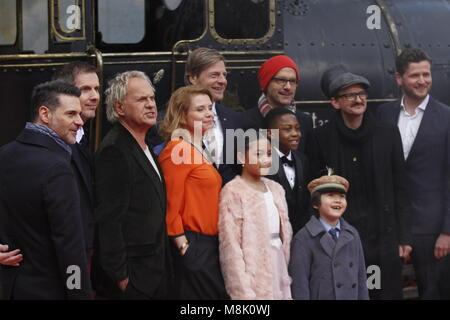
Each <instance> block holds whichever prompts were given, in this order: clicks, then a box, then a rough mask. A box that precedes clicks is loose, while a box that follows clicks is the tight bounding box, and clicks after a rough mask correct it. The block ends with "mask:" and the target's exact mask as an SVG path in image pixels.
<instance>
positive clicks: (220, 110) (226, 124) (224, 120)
mask: <svg viewBox="0 0 450 320" xmlns="http://www.w3.org/2000/svg"><path fill="white" fill-rule="evenodd" d="M224 108H226V107H225V106H222V105H221V104H219V103H217V102H216V112H217V117H218V118H219V120H220V124H221V126H222V132H223V136H224V137H225V130H226V129H233V127H232V124H230V119H229V118H228V117H227V116H226V115H225V112H224V111H225V110H224ZM224 140H225V139H224Z"/></svg>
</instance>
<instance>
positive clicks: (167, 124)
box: [159, 85, 213, 141]
mask: <svg viewBox="0 0 450 320" xmlns="http://www.w3.org/2000/svg"><path fill="white" fill-rule="evenodd" d="M199 94H204V95H207V96H208V97H209V98H210V99H211V101H212V99H213V98H212V95H211V93H210V92H209V90H208V89H207V88H205V87H203V86H200V85H191V86H186V87H181V88H179V89H177V90H176V91H175V92H174V93H172V96H171V97H170V100H169V103H168V106H167V112H166V115H165V116H164V119H163V121H162V122H161V125H160V126H159V133H160V135H161V136H162V137H163V139H164V140H166V141H169V140H170V138H171V136H172V133H173V132H174V131H175V130H176V129H178V128H185V127H186V124H187V123H186V115H187V113H188V111H189V107H190V105H191V101H192V97H193V96H195V95H199Z"/></svg>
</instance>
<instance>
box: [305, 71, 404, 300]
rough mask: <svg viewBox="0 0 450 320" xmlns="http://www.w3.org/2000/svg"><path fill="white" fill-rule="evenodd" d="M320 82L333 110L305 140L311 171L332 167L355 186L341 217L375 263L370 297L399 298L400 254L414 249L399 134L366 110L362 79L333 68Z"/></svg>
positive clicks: (370, 262)
mask: <svg viewBox="0 0 450 320" xmlns="http://www.w3.org/2000/svg"><path fill="white" fill-rule="evenodd" d="M321 86H322V91H323V92H324V94H325V95H326V96H327V97H328V98H329V99H330V102H331V105H332V107H333V108H334V109H336V112H335V114H334V115H333V116H332V118H331V120H330V122H329V123H327V124H326V125H324V126H323V127H320V128H317V129H316V130H314V132H313V137H312V139H311V141H310V143H308V146H307V154H308V156H309V157H310V159H311V165H312V166H313V168H312V169H313V171H312V172H313V173H314V175H316V176H319V175H321V173H320V170H321V169H325V167H326V166H328V167H331V168H332V169H333V170H334V171H335V173H336V174H338V175H340V176H343V177H345V178H346V179H347V180H348V181H349V182H350V184H351V185H352V186H353V187H352V189H351V190H349V193H348V195H347V197H348V203H349V206H348V208H347V211H346V213H345V219H346V220H347V221H348V222H349V223H350V224H352V225H353V226H355V227H356V229H357V230H358V232H359V233H360V235H361V241H362V245H363V249H364V256H365V261H366V265H367V266H370V265H376V266H378V267H379V270H380V275H381V277H380V283H381V285H380V286H377V285H375V286H374V287H371V288H369V289H371V290H369V294H370V297H371V299H401V298H402V288H401V259H400V257H402V258H404V259H408V258H409V253H410V252H411V250H412V248H411V246H410V243H411V238H410V237H411V236H410V230H409V224H408V216H407V215H408V211H409V208H408V201H407V199H408V198H407V180H406V179H407V175H406V168H405V162H404V159H403V150H402V143H401V138H400V133H399V131H398V129H397V128H396V127H395V126H392V125H387V124H382V123H377V122H376V121H375V120H374V119H373V118H372V116H371V114H369V113H368V112H366V110H367V96H368V94H367V90H368V89H369V87H370V82H369V81H368V80H367V79H366V78H364V77H362V76H360V75H356V74H353V73H351V72H349V71H348V70H346V69H345V68H344V67H343V66H336V67H333V68H331V69H329V70H327V71H326V72H325V73H324V74H323V76H322V81H321Z"/></svg>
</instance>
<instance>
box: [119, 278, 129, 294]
mask: <svg viewBox="0 0 450 320" xmlns="http://www.w3.org/2000/svg"><path fill="white" fill-rule="evenodd" d="M127 287H128V278H126V279H123V280H120V281H119V289H120V290H121V291H122V292H123V291H125V289H126V288H127Z"/></svg>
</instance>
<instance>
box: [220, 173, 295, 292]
mask: <svg viewBox="0 0 450 320" xmlns="http://www.w3.org/2000/svg"><path fill="white" fill-rule="evenodd" d="M262 179H263V181H264V183H265V184H266V186H268V188H269V189H270V191H271V192H272V194H273V199H274V202H275V206H276V207H277V209H278V212H279V214H280V238H281V241H282V242H283V246H282V249H283V252H284V255H285V257H286V264H288V263H289V254H290V244H291V239H292V228H291V225H290V223H289V218H288V213H287V205H286V200H285V196H284V190H283V187H282V186H281V185H279V184H278V183H277V182H275V181H272V180H269V179H266V178H262ZM267 220H268V219H267V212H266V206H265V201H264V195H263V193H262V192H259V191H257V190H254V189H253V188H251V187H250V186H248V185H247V184H246V183H245V182H244V181H243V180H242V178H241V177H240V176H237V177H236V178H234V179H233V180H232V181H230V182H229V183H227V184H226V185H225V186H224V187H223V189H222V192H221V194H220V207H219V253H220V265H221V268H222V274H223V277H224V280H225V287H226V289H227V292H228V294H229V295H230V297H231V299H233V300H254V299H264V300H270V299H273V292H272V291H273V290H272V288H273V279H272V274H273V272H272V260H271V254H272V251H271V250H272V249H271V244H270V235H269V231H268V225H267V223H268V222H267ZM283 281H287V282H288V283H290V278H289V279H283Z"/></svg>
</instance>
